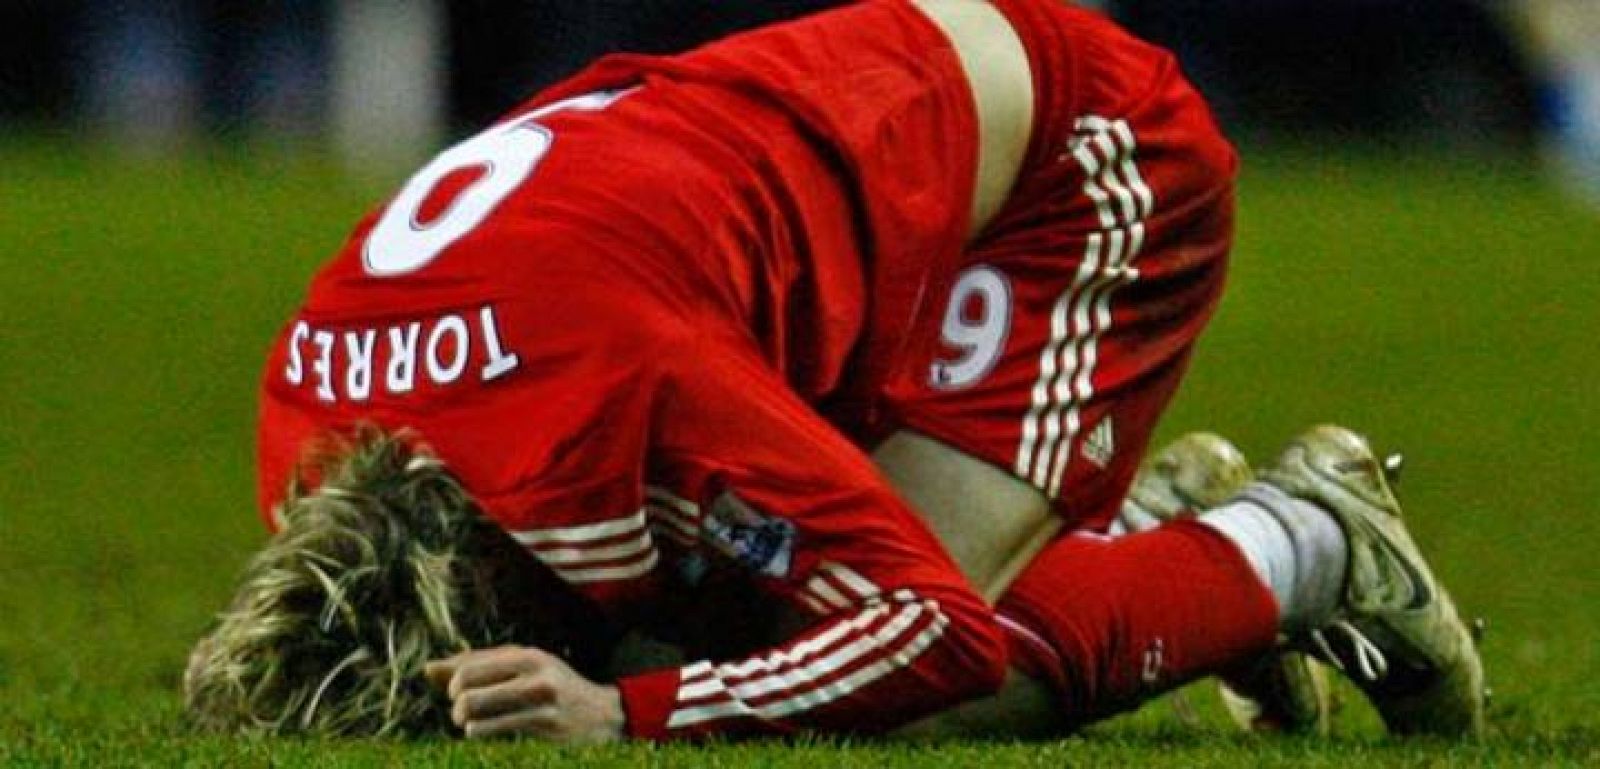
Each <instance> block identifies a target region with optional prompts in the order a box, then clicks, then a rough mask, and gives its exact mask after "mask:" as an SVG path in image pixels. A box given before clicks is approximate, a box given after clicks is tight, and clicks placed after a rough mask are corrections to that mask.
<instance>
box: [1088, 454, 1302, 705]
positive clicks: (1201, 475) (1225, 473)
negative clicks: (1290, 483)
mask: <svg viewBox="0 0 1600 769" xmlns="http://www.w3.org/2000/svg"><path fill="white" fill-rule="evenodd" d="M1254 477H1255V474H1254V472H1253V471H1252V470H1251V469H1250V464H1249V462H1248V461H1247V460H1246V459H1245V457H1244V454H1242V453H1241V452H1240V451H1239V449H1238V448H1237V447H1235V446H1234V445H1233V444H1232V443H1229V442H1228V441H1227V439H1225V438H1223V437H1221V436H1219V435H1215V434H1211V433H1191V434H1189V435H1185V436H1183V437H1182V438H1179V439H1178V440H1177V441H1174V442H1173V443H1171V444H1169V445H1168V446H1166V447H1165V448H1163V449H1162V450H1161V451H1159V452H1157V453H1156V454H1154V455H1152V456H1151V457H1150V458H1149V459H1148V460H1146V461H1145V463H1144V465H1143V466H1142V467H1141V468H1140V470H1139V475H1138V477H1136V478H1135V479H1134V482H1133V486H1132V488H1131V489H1129V491H1128V498H1127V499H1125V500H1123V503H1122V509H1121V511H1120V512H1119V513H1118V514H1117V520H1115V521H1113V522H1112V525H1111V533H1112V534H1114V535H1122V534H1129V533H1135V532H1140V531H1147V530H1149V529H1153V528H1155V527H1157V526H1160V525H1161V524H1163V523H1166V522H1169V521H1174V520H1178V519H1180V518H1193V517H1195V516H1197V515H1201V514H1203V513H1205V512H1206V511H1208V510H1212V509H1215V508H1219V507H1221V506H1222V505H1223V504H1224V503H1226V502H1229V501H1231V500H1232V499H1233V498H1234V497H1236V496H1238V494H1239V493H1240V492H1242V491H1244V489H1245V487H1246V486H1247V485H1249V483H1250V482H1251V481H1252V480H1253V479H1254ZM1218 690H1219V694H1220V695H1221V697H1222V703H1223V706H1224V708H1225V709H1226V710H1227V711H1228V715H1229V717H1230V718H1232V719H1233V721H1234V722H1235V723H1236V724H1238V725H1239V726H1240V727H1241V728H1243V729H1246V730H1249V731H1255V732H1286V733H1317V734H1326V733H1327V732H1328V728H1329V726H1330V714H1331V711H1332V701H1331V698H1330V697H1331V695H1330V694H1329V687H1328V676H1327V673H1326V672H1325V668H1324V667H1323V666H1322V665H1321V664H1320V663H1317V662H1315V661H1314V660H1312V659H1311V657H1310V656H1309V655H1306V654H1304V653H1301V652H1298V651H1293V650H1282V651H1276V652H1273V653H1269V654H1266V655H1263V656H1261V657H1260V658H1257V659H1254V660H1250V661H1247V662H1245V663H1244V664H1242V665H1239V666H1237V667H1236V668H1235V669H1233V670H1231V671H1228V672H1227V673H1224V674H1223V675H1222V677H1221V680H1220V681H1219V683H1218Z"/></svg>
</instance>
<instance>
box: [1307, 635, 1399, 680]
mask: <svg viewBox="0 0 1600 769" xmlns="http://www.w3.org/2000/svg"><path fill="white" fill-rule="evenodd" d="M1330 634H1335V635H1340V636H1343V638H1344V640H1345V642H1346V643H1348V644H1349V645H1350V649H1351V652H1352V654H1351V657H1352V659H1353V660H1354V662H1355V667H1356V670H1355V671H1354V673H1352V671H1351V670H1350V668H1349V667H1348V666H1347V665H1346V664H1345V660H1344V658H1343V657H1341V656H1340V655H1338V654H1336V653H1335V652H1334V651H1333V645H1332V644H1330V643H1329V642H1328V635H1330ZM1309 635H1310V637H1311V642H1312V643H1313V644H1315V645H1316V647H1317V651H1318V652H1319V653H1320V654H1321V656H1322V658H1323V659H1326V660H1328V661H1329V662H1331V663H1332V664H1333V666H1334V667H1336V668H1338V669H1339V670H1341V671H1343V672H1345V673H1352V674H1359V675H1360V676H1361V677H1362V678H1363V679H1365V680H1366V681H1367V682H1368V683H1373V682H1376V681H1379V680H1381V679H1382V678H1383V677H1384V676H1386V675H1388V674H1389V659H1388V658H1387V657H1385V656H1384V655H1383V650H1382V649H1379V648H1378V645H1377V644H1375V643H1373V642H1372V639H1370V638H1368V637H1367V636H1366V634H1365V633H1363V632H1361V631H1360V630H1359V629H1357V628H1356V626H1355V625H1352V624H1350V622H1349V621H1348V620H1342V619H1338V620H1334V621H1332V622H1330V623H1328V625H1327V626H1325V627H1322V628H1319V629H1317V630H1313V631H1311V633H1310V634H1309Z"/></svg>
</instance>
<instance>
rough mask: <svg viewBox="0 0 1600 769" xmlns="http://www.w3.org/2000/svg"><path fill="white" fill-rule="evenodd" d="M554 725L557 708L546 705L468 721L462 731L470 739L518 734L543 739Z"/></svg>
mask: <svg viewBox="0 0 1600 769" xmlns="http://www.w3.org/2000/svg"><path fill="white" fill-rule="evenodd" d="M554 723H555V706H553V705H544V706H540V707H537V708H523V709H521V710H517V711H513V712H510V713H505V714H503V715H498V716H495V717H493V718H484V719H480V720H476V721H468V722H467V723H466V724H465V725H464V726H462V731H463V732H464V733H465V734H466V736H467V737H468V738H470V739H483V738H487V737H508V736H512V735H517V734H530V735H533V736H537V737H543V736H548V735H550V734H551V733H552V725H553V724H554Z"/></svg>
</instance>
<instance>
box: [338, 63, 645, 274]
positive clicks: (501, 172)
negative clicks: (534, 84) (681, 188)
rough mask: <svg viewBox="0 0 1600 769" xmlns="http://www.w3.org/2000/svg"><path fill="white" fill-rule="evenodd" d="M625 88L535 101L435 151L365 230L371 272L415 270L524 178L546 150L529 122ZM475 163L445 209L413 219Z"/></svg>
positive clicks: (598, 101) (594, 103) (543, 135)
mask: <svg viewBox="0 0 1600 769" xmlns="http://www.w3.org/2000/svg"><path fill="white" fill-rule="evenodd" d="M627 93H628V92H627V91H601V92H599V93H592V94H585V95H583V96H578V97H574V98H571V99H566V100H563V101H559V102H556V103H555V104H551V105H548V106H545V107H541V108H540V109H538V110H535V111H534V112H532V113H529V114H528V115H527V116H526V117H524V118H522V119H520V120H517V121H514V122H511V123H506V124H504V125H498V126H495V127H494V128H490V129H489V130H487V131H484V132H483V133H480V134H478V135H477V136H474V137H472V138H471V139H468V140H466V141H464V142H462V143H460V144H457V145H456V146H454V147H452V148H450V149H448V150H446V151H444V152H442V153H440V154H439V156H438V157H436V158H434V159H433V162H431V163H429V164H428V165H426V166H424V167H423V169H422V170H421V171H418V172H417V173H416V174H415V175H413V176H412V177H411V178H410V179H409V180H407V181H406V186H405V187H403V188H401V190H400V194H399V195H396V196H395V198H394V200H393V201H392V202H390V203H389V207H388V208H385V209H384V211H383V216H381V217H379V218H378V223H377V224H376V225H373V228H372V232H370V233H368V234H367V244H366V248H365V249H364V250H363V251H362V262H363V263H365V265H366V268H367V273H368V274H370V275H375V276H377V277H380V278H381V277H390V276H394V275H404V274H405V273H408V272H414V271H416V270H420V269H422V268H423V267H425V266H427V264H428V263H429V262H431V261H433V260H434V259H435V258H437V257H438V256H439V253H440V252H441V251H444V250H445V249H446V248H449V247H450V244H452V243H454V242H456V241H457V240H460V239H461V237H462V236H464V235H466V234H467V233H469V232H471V231H472V230H473V228H475V227H477V226H478V225H480V224H482V223H483V220H484V219H485V218H487V217H488V216H489V214H490V213H492V212H493V211H494V208H495V206H497V205H499V204H500V201H502V200H505V198H506V196H507V195H510V194H511V192H512V191H513V190H515V189H516V188H517V187H519V186H521V184H522V183H523V182H525V181H527V180H528V176H529V175H530V174H532V173H533V169H534V168H535V167H537V166H538V165H539V160H540V159H541V158H543V157H544V154H545V152H547V151H549V149H550V142H551V135H550V130H549V129H547V128H545V127H544V126H541V125H539V124H538V123H535V122H534V121H535V120H538V119H539V118H542V117H544V116H546V115H549V114H550V113H552V112H557V111H560V110H565V109H572V110H585V111H594V110H601V109H605V108H606V107H607V106H609V105H610V104H611V103H612V102H614V101H616V100H617V99H619V98H621V97H622V96H624V95H626V94H627ZM470 168H478V169H482V171H483V175H482V176H481V177H479V178H478V179H476V180H474V181H473V182H472V183H471V184H468V185H467V187H466V188H465V189H463V190H461V192H459V193H458V194H457V195H456V196H455V199H454V200H452V201H450V204H449V206H448V207H446V208H445V210H444V211H443V212H442V213H440V214H438V215H437V216H434V217H432V218H431V219H430V220H429V221H426V222H423V221H419V220H418V218H417V217H418V216H419V215H420V214H421V212H422V206H423V204H424V203H425V202H427V200H428V196H429V195H430V194H432V193H433V190H434V188H435V187H436V186H438V184H439V182H440V181H443V180H444V178H445V177H446V176H449V175H450V174H453V173H456V172H458V171H464V170H467V169H470Z"/></svg>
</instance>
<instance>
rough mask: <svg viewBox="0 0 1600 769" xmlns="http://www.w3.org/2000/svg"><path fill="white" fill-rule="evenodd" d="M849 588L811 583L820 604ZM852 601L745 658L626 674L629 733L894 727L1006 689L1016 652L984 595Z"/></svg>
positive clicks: (900, 594) (667, 735)
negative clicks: (1007, 647)
mask: <svg viewBox="0 0 1600 769" xmlns="http://www.w3.org/2000/svg"><path fill="white" fill-rule="evenodd" d="M844 589H847V588H844V587H843V586H841V585H839V584H838V583H835V584H834V585H833V586H832V587H830V588H820V589H819V588H818V587H817V586H816V585H815V584H813V585H808V590H809V591H810V592H812V593H813V594H814V595H813V597H812V600H817V601H836V600H838V599H839V598H840V594H841V592H842V591H843V590H844ZM852 603H853V605H850V606H848V607H846V608H842V609H840V610H839V611H837V612H836V613H834V614H832V615H830V616H829V617H828V618H827V619H825V620H824V621H823V622H821V623H819V624H817V625H816V626H813V627H812V628H811V629H809V630H808V631H807V632H805V633H803V634H801V635H799V636H797V637H795V638H793V639H791V640H790V641H789V642H787V643H785V644H783V645H780V646H777V647H774V648H772V649H769V650H767V651H764V652H762V653H759V654H756V655H753V656H751V657H749V658H746V659H743V660H738V661H735V662H729V663H723V664H713V663H711V662H707V661H700V662H695V663H693V664H690V665H685V666H683V667H680V668H675V669H669V670H661V671H655V672H651V673H645V674H641V675H635V676H630V677H627V678H624V679H622V680H621V681H619V682H618V688H619V689H620V691H621V696H622V705H623V710H624V711H625V713H626V715H627V725H626V730H627V733H628V735H629V736H630V737H635V738H643V739H653V740H668V739H685V738H694V737H699V736H706V735H711V734H784V733H790V732H794V731H797V730H802V729H805V730H818V731H826V732H841V733H875V732H884V731H888V730H890V729H893V728H895V727H897V726H900V725H903V724H905V723H908V722H910V721H912V720H915V719H916V718H919V717H921V716H924V715H927V714H929V713H932V712H935V711H938V710H942V709H945V708H948V707H952V706H954V705H955V704H957V703H959V702H962V701H965V700H967V699H969V698H972V697H975V696H981V695H984V694H988V693H991V692H993V691H994V690H995V689H996V688H997V687H998V686H999V684H1000V680H1001V677H1002V675H1003V673H1004V663H1005V651H1004V646H1003V643H1002V641H1001V640H1000V635H999V632H998V629H997V628H996V627H995V626H994V623H993V619H992V616H991V615H990V613H989V612H988V611H987V610H986V609H985V608H984V607H983V605H982V603H981V602H980V601H978V600H977V599H976V597H975V596H972V595H971V594H966V595H953V594H940V595H937V596H933V595H922V594H919V593H917V592H915V591H913V590H909V589H900V590H894V591H891V592H888V593H885V594H873V595H871V596H867V597H864V598H862V599H860V600H859V602H852Z"/></svg>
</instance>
